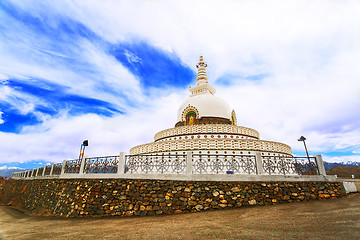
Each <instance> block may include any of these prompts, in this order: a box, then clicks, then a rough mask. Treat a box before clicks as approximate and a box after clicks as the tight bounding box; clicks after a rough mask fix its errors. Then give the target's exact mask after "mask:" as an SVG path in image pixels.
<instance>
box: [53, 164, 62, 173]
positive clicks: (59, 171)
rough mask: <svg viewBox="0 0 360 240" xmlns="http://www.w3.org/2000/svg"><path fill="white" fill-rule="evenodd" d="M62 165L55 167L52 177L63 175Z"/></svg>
mask: <svg viewBox="0 0 360 240" xmlns="http://www.w3.org/2000/svg"><path fill="white" fill-rule="evenodd" d="M62 165H63V164H62V163H56V164H55V165H54V169H53V172H52V175H60V174H61V169H62Z"/></svg>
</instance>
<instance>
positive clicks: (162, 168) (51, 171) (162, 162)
mask: <svg viewBox="0 0 360 240" xmlns="http://www.w3.org/2000/svg"><path fill="white" fill-rule="evenodd" d="M317 158H319V159H317ZM318 161H319V163H320V164H322V159H321V156H319V157H292V156H287V157H285V156H264V155H260V154H256V155H235V154H233V155H225V154H207V153H202V154H200V153H199V154H198V153H197V154H192V153H191V152H188V153H187V154H176V153H175V154H174V153H166V154H165V153H161V154H156V155H155V154H150V155H125V154H124V153H122V154H121V155H120V156H106V157H91V158H84V159H82V162H81V161H79V160H65V161H64V162H63V163H57V164H53V165H52V166H46V167H41V168H37V169H32V170H27V171H23V172H18V173H14V174H13V177H14V178H20V179H21V178H29V179H32V178H38V177H46V178H48V177H51V176H54V177H60V178H62V177H64V178H72V177H74V178H76V176H77V174H79V175H82V176H81V177H84V176H83V174H88V176H89V177H92V176H91V174H101V173H111V174H116V173H117V174H118V176H122V177H124V176H123V174H125V175H126V174H132V173H137V174H247V175H256V174H261V175H326V173H325V170H324V168H323V166H322V165H320V167H321V168H320V169H319V166H318V165H317V164H318ZM68 174H70V176H69V175H68ZM66 175H67V176H66Z"/></svg>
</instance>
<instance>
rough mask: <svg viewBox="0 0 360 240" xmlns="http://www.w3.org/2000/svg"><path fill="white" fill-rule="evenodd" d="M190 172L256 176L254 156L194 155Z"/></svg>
mask: <svg viewBox="0 0 360 240" xmlns="http://www.w3.org/2000/svg"><path fill="white" fill-rule="evenodd" d="M192 172H193V173H199V174H205V173H215V174H256V173H257V171H256V161H255V155H221V154H216V155H215V154H194V155H193V159H192Z"/></svg>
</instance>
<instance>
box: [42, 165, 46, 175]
mask: <svg viewBox="0 0 360 240" xmlns="http://www.w3.org/2000/svg"><path fill="white" fill-rule="evenodd" d="M45 171H46V165H45V166H44V169H43V172H42V176H45Z"/></svg>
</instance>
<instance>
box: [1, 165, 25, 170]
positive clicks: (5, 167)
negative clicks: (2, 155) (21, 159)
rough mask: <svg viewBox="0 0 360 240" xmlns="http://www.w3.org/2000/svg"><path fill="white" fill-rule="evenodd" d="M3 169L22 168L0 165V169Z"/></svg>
mask: <svg viewBox="0 0 360 240" xmlns="http://www.w3.org/2000/svg"><path fill="white" fill-rule="evenodd" d="M5 169H19V170H22V169H24V168H19V167H8V166H7V165H5V166H1V167H0V170H5Z"/></svg>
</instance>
